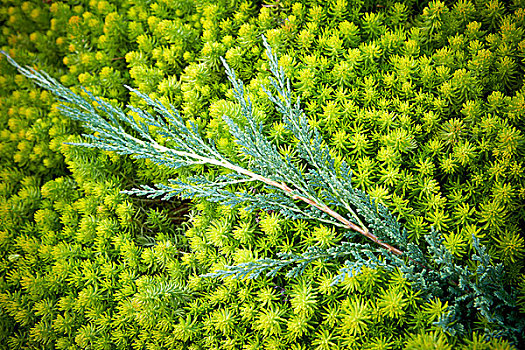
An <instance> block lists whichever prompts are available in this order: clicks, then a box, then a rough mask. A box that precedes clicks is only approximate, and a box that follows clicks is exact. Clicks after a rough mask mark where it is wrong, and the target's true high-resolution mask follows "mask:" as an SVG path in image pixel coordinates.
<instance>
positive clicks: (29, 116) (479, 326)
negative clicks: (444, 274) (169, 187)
mask: <svg viewBox="0 0 525 350" xmlns="http://www.w3.org/2000/svg"><path fill="white" fill-rule="evenodd" d="M3 5H4V6H0V22H1V23H2V24H1V26H0V27H1V30H2V35H0V45H1V46H2V49H3V50H5V51H8V52H9V53H10V55H11V56H12V57H14V58H16V60H17V61H18V62H20V63H24V64H30V65H32V66H37V67H39V68H40V69H42V70H45V71H46V72H48V73H50V74H51V75H52V76H53V77H57V78H59V79H58V80H59V81H61V82H62V83H63V84H64V85H66V86H70V87H71V89H72V90H73V91H75V92H77V93H78V92H79V91H80V90H79V89H78V87H76V86H77V85H79V84H80V85H82V86H85V87H86V88H87V89H88V90H89V91H91V92H92V93H93V94H94V95H96V96H98V97H103V98H109V99H111V100H110V102H111V103H112V104H117V105H119V106H120V107H121V108H122V107H123V106H125V105H126V104H133V105H135V106H137V107H140V108H142V109H146V108H147V104H146V103H145V102H143V100H142V99H141V98H140V97H138V96H137V95H135V94H129V93H128V90H127V89H126V88H125V87H124V86H123V85H124V84H127V85H130V86H133V87H134V88H136V89H138V90H140V91H141V92H142V93H145V94H148V95H149V96H150V97H151V98H153V99H159V100H160V101H162V103H164V104H165V105H166V106H168V105H169V104H172V105H173V106H174V107H176V108H178V109H179V110H181V112H182V113H181V117H182V118H183V119H184V120H185V121H188V120H191V121H193V122H195V123H196V124H197V125H198V126H199V129H200V130H201V133H202V134H201V135H202V136H203V138H204V139H207V138H212V139H213V140H214V141H215V144H216V146H217V148H218V150H219V151H220V152H221V154H224V155H226V156H227V157H228V158H229V159H232V160H235V161H236V162H237V163H238V164H241V165H243V166H245V167H248V164H247V163H245V162H244V160H243V158H240V157H238V156H239V154H240V153H239V151H238V147H237V146H236V144H235V142H234V139H233V137H232V136H231V133H230V131H229V128H228V126H227V124H226V123H225V121H224V120H223V115H224V114H226V115H228V116H232V119H234V120H241V119H242V118H243V116H242V114H241V109H240V106H239V104H236V103H233V102H232V100H234V98H233V94H232V93H231V91H228V86H229V84H228V81H227V77H226V75H225V74H224V69H222V65H221V64H220V63H221V62H220V57H221V56H223V57H224V58H225V59H226V60H227V62H228V64H229V65H230V67H232V68H234V69H235V72H236V74H237V76H238V77H240V78H241V79H242V80H243V81H245V82H246V88H247V90H246V91H247V93H248V94H249V96H250V98H251V100H252V103H253V109H254V114H255V115H256V118H257V120H258V121H262V122H263V125H264V127H263V133H264V134H265V135H266V136H267V137H268V139H269V140H270V141H271V142H272V143H273V144H275V145H276V147H277V149H278V151H279V153H281V154H283V155H289V156H290V157H291V158H292V159H295V160H297V159H298V158H297V154H296V152H295V146H294V144H295V143H296V140H295V137H293V135H292V134H291V133H290V132H289V131H288V130H287V129H286V128H285V124H284V123H283V121H282V116H281V114H280V113H279V112H278V111H277V110H276V109H275V108H274V105H273V103H272V102H271V101H269V100H268V98H267V96H266V93H265V92H264V91H263V90H262V89H261V86H269V80H268V76H269V74H270V71H269V68H268V63H267V60H266V59H265V55H264V46H263V43H262V40H261V39H260V38H261V36H260V35H261V34H264V35H265V36H266V37H267V38H268V41H269V42H270V43H271V46H272V47H273V48H274V50H275V52H278V53H279V57H280V59H279V64H280V65H281V66H282V67H283V68H284V70H285V73H286V75H287V77H289V78H290V80H291V85H292V88H293V91H294V92H295V93H297V94H299V95H300V96H301V101H302V106H303V107H304V109H305V110H306V111H307V114H308V118H309V123H310V125H311V126H312V127H313V128H317V130H318V131H319V132H320V134H321V135H322V138H323V139H324V140H325V142H326V144H327V145H328V146H329V148H330V150H331V154H332V156H333V157H334V158H335V159H336V163H337V164H340V162H341V161H342V160H345V161H346V162H347V163H348V164H349V166H350V167H351V168H352V170H353V174H352V175H353V176H352V185H353V187H354V188H356V189H359V190H362V191H364V192H366V193H368V194H370V195H371V197H372V198H374V200H377V201H378V202H379V203H381V204H384V205H385V206H386V207H387V208H389V210H390V211H391V212H392V214H393V215H394V216H395V217H396V219H397V220H399V223H400V224H401V226H402V227H405V228H406V229H407V233H408V241H409V242H411V243H415V244H418V245H419V246H420V247H421V248H423V247H424V245H425V240H424V237H425V235H428V234H429V233H431V232H432V231H431V227H432V226H434V227H435V228H439V229H440V230H441V231H440V233H441V234H442V235H443V238H444V241H443V244H444V245H445V247H446V248H447V249H449V250H450V251H451V252H452V253H453V255H452V259H453V260H454V261H455V263H456V264H458V265H468V266H474V265H475V264H476V262H475V261H471V260H470V257H471V256H472V254H473V253H474V252H475V250H476V248H475V247H474V240H473V239H472V238H471V237H472V235H473V234H474V235H475V236H476V237H478V238H479V240H480V242H482V243H483V245H485V246H486V247H487V248H488V250H487V253H488V254H490V256H491V257H492V261H493V263H503V264H504V271H505V279H504V280H503V283H504V285H505V288H506V289H507V290H509V291H512V293H518V294H519V295H518V297H517V300H516V301H517V303H518V304H519V307H520V310H521V312H522V313H523V312H524V309H523V305H524V304H523V303H524V301H525V293H524V292H525V283H524V281H525V280H524V279H523V271H524V270H523V266H524V264H523V254H524V252H525V248H524V247H525V246H524V243H523V242H524V241H523V222H524V221H523V220H524V218H525V215H524V213H525V211H524V209H525V208H524V207H523V205H522V203H523V198H525V191H524V190H523V188H524V179H525V178H524V176H523V160H522V159H523V155H524V154H525V153H524V151H525V148H524V145H525V143H524V142H523V132H524V131H525V129H524V128H523V126H524V125H525V124H524V123H523V120H524V119H523V118H524V116H525V114H524V113H523V111H524V110H525V109H524V108H523V101H524V99H523V96H524V95H523V88H522V86H523V79H522V77H523V69H524V65H523V60H522V59H521V58H522V57H523V52H525V51H524V50H525V45H523V40H524V32H523V30H521V28H523V27H524V26H525V21H524V19H525V17H524V14H525V12H524V11H523V2H521V1H518V0H513V1H501V0H499V1H474V0H465V1H456V2H444V1H412V0H409V1H405V0H400V1H397V0H394V1H346V0H326V1H325V0H298V1H295V2H293V1H279V2H274V1H263V2H260V1H245V2H243V1H235V0H234V1H230V0H227V1H221V0H218V1H213V2H212V1H202V0H199V1H193V0H187V1H167V0H152V1H143V0H130V1H118V0H117V1H114V0H111V1H105V0H81V1H77V2H75V3H71V2H62V1H52V2H48V1H40V0H27V1H22V0H5V1H4V2H3ZM0 56H1V55H0ZM272 91H273V90H272ZM0 100H1V102H0V111H1V112H2V117H0V129H1V130H0V131H1V133H0V148H1V150H2V152H0V168H1V179H2V180H1V181H0V210H1V213H0V237H1V243H0V247H1V249H0V348H8V349H10V350H11V349H15V348H50V349H51V348H68V349H75V348H77V349H79V348H86V347H91V348H94V349H103V348H108V347H109V348H125V349H129V348H136V349H140V348H169V349H173V348H190V349H194V348H206V349H209V348H217V349H220V348H224V349H231V348H235V349H237V348H258V347H259V348H265V349H279V348H281V349H288V348H292V349H311V348H319V349H323V348H331V349H338V348H356V349H363V348H365V349H366V348H371V349H375V348H392V349H400V348H406V347H408V348H424V347H434V346H436V344H437V346H439V347H442V348H498V349H501V348H504V349H506V348H511V346H510V345H509V344H508V342H506V340H505V339H504V338H494V339H492V340H490V341H487V340H486V338H485V335H484V329H486V328H487V323H486V322H485V321H484V319H485V318H484V317H483V316H482V315H481V313H478V315H475V316H474V318H475V320H476V321H474V322H471V323H470V324H471V326H472V329H473V330H474V332H472V333H471V332H467V335H466V336H465V337H461V336H457V335H455V336H451V335H450V334H447V333H444V332H443V331H442V328H441V327H438V326H436V325H435V324H433V323H434V322H436V321H437V320H438V319H439V317H440V316H441V315H443V314H444V313H446V312H447V308H448V305H449V302H445V301H442V300H441V299H440V298H436V297H433V298H432V299H430V300H426V299H425V298H420V296H421V295H420V292H419V291H418V290H417V289H415V288H413V287H411V285H410V283H409V282H408V281H407V280H406V279H404V278H402V274H401V272H400V271H399V270H396V271H390V270H386V269H384V268H378V269H375V270H370V269H367V268H363V269H362V271H361V273H360V274H359V275H357V276H354V277H347V278H345V280H344V281H343V282H342V283H340V284H338V285H331V283H332V282H333V281H334V278H335V277H336V276H337V275H338V274H339V273H340V268H341V267H342V266H343V262H344V260H341V259H344V258H341V259H332V260H328V261H323V260H314V261H312V263H310V264H308V266H306V267H305V269H304V271H303V274H302V276H301V277H300V278H293V279H287V278H285V277H284V275H285V272H286V271H290V269H292V268H293V267H294V266H296V265H289V266H288V267H287V268H285V269H283V270H282V272H278V273H277V274H276V275H275V276H274V277H272V278H268V277H266V276H265V273H264V272H263V273H261V275H260V276H259V277H258V278H257V279H255V280H243V281H238V280H232V279H229V278H226V279H222V280H219V279H210V278H200V277H198V276H199V275H203V274H207V273H213V272H216V271H218V270H224V269H225V266H235V265H238V264H242V263H249V262H253V261H254V260H257V259H261V258H267V259H276V257H277V254H278V252H284V253H289V254H293V255H297V256H300V255H302V254H303V253H304V252H305V251H307V249H308V247H311V246H314V245H317V246H318V247H322V248H330V247H334V246H335V245H338V244H339V243H340V242H341V240H343V241H348V240H349V238H347V237H344V236H343V235H345V234H346V233H348V231H347V230H345V229H344V228H340V227H335V226H333V225H331V224H323V223H322V222H318V221H316V220H291V219H287V218H285V217H284V216H283V215H281V214H280V213H279V212H277V211H274V212H265V211H258V210H255V211H251V212H247V211H245V210H244V209H243V206H244V205H239V206H238V207H236V208H230V207H229V206H222V205H217V204H212V203H209V202H208V201H207V200H205V199H196V200H193V201H192V203H191V204H188V201H184V202H182V203H181V202H180V201H179V200H177V199H176V198H175V197H174V198H172V199H171V200H170V201H161V200H160V199H158V198H156V199H153V198H145V197H136V196H134V197H128V196H127V195H125V194H122V193H120V191H122V190H130V189H131V188H134V187H135V188H137V187H139V184H145V183H148V184H149V183H159V182H161V183H163V184H169V183H168V180H169V179H174V178H176V179H185V178H187V177H188V176H195V175H196V174H199V175H201V174H207V176H208V178H209V179H216V177H217V176H218V175H217V174H218V172H217V170H218V168H216V167H213V166H200V165H195V166H193V167H190V168H188V167H182V168H179V169H170V168H167V167H162V166H158V165H156V164H154V163H153V162H151V161H147V160H144V159H142V160H140V159H137V160H133V159H132V158H131V157H127V156H119V155H117V154H115V153H114V152H106V151H100V150H98V149H95V148H79V147H73V146H70V145H64V142H73V143H74V142H77V143H78V142H83V141H82V139H81V138H80V137H78V136H76V135H77V134H78V133H79V132H80V131H81V129H80V128H79V127H78V124H79V123H77V122H74V121H71V120H70V119H69V118H64V117H63V116H62V115H61V113H60V112H59V111H58V110H57V109H56V108H55V106H54V105H53V98H52V94H50V93H48V92H47V91H43V92H42V91H41V90H39V89H38V88H36V87H35V86H34V85H33V84H31V83H30V81H29V80H27V79H24V78H23V77H22V75H20V74H16V71H15V70H14V69H13V67H12V66H11V65H10V64H9V63H8V62H7V60H6V59H5V58H4V57H2V59H0ZM125 130H127V131H130V129H129V128H127V127H125ZM132 135H134V136H136V134H135V133H132ZM155 137H156V140H157V141H158V142H159V143H160V144H162V145H165V146H166V144H165V143H163V142H164V141H163V138H162V137H159V136H158V135H157V136H155ZM55 180H56V181H55ZM253 184H254V183H253V182H244V183H238V184H237V185H235V187H234V188H232V189H234V190H236V191H242V192H249V193H252V194H253V193H259V192H260V190H261V188H260V187H259V186H253ZM251 187H254V188H251ZM254 191H256V192H254ZM61 194H63V197H61V196H60V195H61ZM65 202H67V203H73V204H72V205H71V206H67V205H66V206H64V203H65ZM298 203H300V202H298ZM246 205H249V204H246ZM301 206H303V207H304V205H301ZM343 212H344V211H343ZM185 213H189V215H188V223H186V224H182V225H181V222H183V221H185V219H184V216H185V215H186V214H185ZM108 218H110V219H111V220H108ZM35 227H36V228H38V229H34V228H35ZM95 228H96V229H95ZM112 237H113V238H112ZM357 237H358V236H357ZM357 237H353V238H352V242H355V240H356V239H357V242H359V243H366V240H359V238H357ZM371 243H372V242H371ZM423 250H425V249H423ZM102 258H103V259H102ZM347 259H348V257H347ZM79 266H80V267H79ZM108 266H111V268H109V267H108ZM101 268H102V269H101ZM83 270H85V271H87V272H89V273H88V275H87V276H86V279H83V278H82V277H79V271H83ZM115 270H117V271H120V272H119V273H118V275H117V277H115V275H114V274H113V272H111V271H115ZM93 272H96V273H93ZM93 276H98V277H99V278H93ZM148 276H155V281H157V282H158V284H157V285H158V286H163V287H166V286H169V285H168V284H167V283H165V282H166V281H171V282H172V283H178V284H180V285H182V286H188V287H189V288H190V290H191V299H190V300H189V301H188V300H187V299H184V298H183V299H181V304H179V305H178V306H181V307H182V309H183V310H184V312H185V314H184V315H182V316H181V315H180V309H179V307H178V306H177V305H174V304H172V302H173V299H169V298H168V295H167V294H164V296H163V297H159V298H150V299H149V301H148V302H147V303H144V302H141V301H142V300H143V297H142V296H139V294H140V295H143V294H144V291H145V287H147V284H148V283H152V280H151V279H150V278H149V277H148ZM33 279H34V281H35V283H34V284H32V283H31V281H33ZM139 281H140V282H139ZM142 282H147V284H143V283H142ZM33 285H43V286H51V287H50V288H47V289H46V291H47V292H48V293H47V294H46V295H45V298H46V301H45V303H41V302H40V301H41V299H42V294H41V290H40V289H39V288H35V287H33ZM86 286H87V287H89V288H91V286H94V287H95V288H96V290H97V293H95V294H94V295H95V300H96V302H93V303H91V302H90V303H86V301H85V297H86V295H88V294H89V293H92V291H88V290H86ZM115 291H117V292H118V293H115ZM135 295H137V297H135ZM158 295H159V296H161V295H162V293H159V294H158ZM101 296H102V297H103V298H101ZM67 300H73V302H74V303H77V304H78V305H79V306H78V308H76V309H75V310H74V312H73V311H71V310H72V309H68V308H67V305H68V304H67V303H66V301H67ZM277 309H278V310H277ZM151 310H155V311H154V312H150V311H151ZM216 310H218V311H216ZM238 310H241V312H239V311H238ZM172 311H173V312H172ZM215 311H216V312H215ZM71 315H74V316H75V318H74V319H72V318H71ZM272 315H273V316H272ZM269 316H272V317H269ZM270 321H271V322H270ZM155 322H156V324H157V326H154V327H151V324H153V323H155ZM256 322H257V323H256ZM131 325H132V326H133V327H130V326H131ZM224 325H226V326H224ZM228 325H230V326H228ZM265 327H268V329H267V331H264V334H263V330H264V329H265Z"/></svg>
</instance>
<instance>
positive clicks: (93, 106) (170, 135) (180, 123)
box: [4, 38, 525, 342]
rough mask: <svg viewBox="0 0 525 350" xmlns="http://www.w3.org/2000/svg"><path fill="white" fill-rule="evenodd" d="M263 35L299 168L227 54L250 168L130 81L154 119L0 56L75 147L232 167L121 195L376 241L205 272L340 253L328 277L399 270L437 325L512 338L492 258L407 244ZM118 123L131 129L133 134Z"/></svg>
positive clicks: (510, 309)
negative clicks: (82, 131)
mask: <svg viewBox="0 0 525 350" xmlns="http://www.w3.org/2000/svg"><path fill="white" fill-rule="evenodd" d="M263 41H264V45H265V47H266V53H267V56H268V59H269V61H268V62H269V67H270V71H271V72H272V74H273V78H271V80H270V82H271V87H272V90H273V91H270V89H265V91H266V93H267V95H268V98H269V99H270V101H272V102H273V104H274V105H275V107H276V109H277V110H278V111H279V112H280V113H281V114H282V116H283V121H284V123H285V125H286V128H287V129H288V130H290V132H291V133H292V134H293V136H294V137H295V138H296V140H297V144H296V148H297V152H298V154H299V156H300V158H302V159H303V160H304V161H305V162H306V163H307V165H308V166H307V168H306V169H302V167H299V166H298V165H296V164H295V163H294V162H293V161H292V160H291V159H290V158H289V157H282V156H281V155H280V153H279V152H278V150H277V148H276V147H275V145H273V144H272V143H271V142H270V141H269V140H268V139H267V138H266V136H265V135H264V132H263V124H262V123H260V122H257V121H256V118H255V117H254V113H253V104H252V101H251V100H250V98H249V95H248V94H247V93H246V90H245V87H244V85H243V83H242V82H241V81H239V80H238V79H237V78H236V76H235V73H234V71H233V70H232V69H231V68H230V67H229V66H228V65H227V64H226V62H225V61H224V60H223V63H224V66H225V70H226V74H227V76H228V79H229V80H230V82H231V83H232V86H233V95H234V97H235V99H236V100H237V102H238V103H239V105H240V107H241V112H242V116H243V119H242V120H239V121H237V120H233V119H232V118H231V117H230V116H224V117H223V118H224V120H225V122H226V123H227V125H228V126H229V131H230V133H231V135H232V136H233V137H234V138H235V142H236V143H237V145H238V146H239V147H240V149H241V151H242V152H243V153H244V154H245V155H247V156H249V158H250V162H249V163H250V166H249V168H244V167H242V166H240V165H239V164H236V163H235V162H233V161H231V160H229V159H227V157H226V156H224V155H223V154H221V153H220V152H219V151H218V149H217V148H216V147H215V145H214V144H213V142H211V141H210V140H205V139H203V137H202V136H201V134H200V130H199V128H198V127H197V125H196V124H193V123H191V122H185V121H184V120H183V119H182V117H181V116H180V114H179V113H178V112H177V111H176V110H175V109H174V108H173V106H168V107H166V106H165V105H163V104H162V103H160V102H159V101H156V100H153V99H151V98H150V97H149V96H147V95H146V94H144V93H141V92H140V91H137V90H135V89H132V88H130V87H127V88H128V89H129V90H130V91H132V92H133V93H135V94H136V95H137V96H138V97H140V98H141V99H143V100H144V101H145V102H146V103H147V105H148V106H150V107H152V109H153V110H154V111H155V115H152V114H150V113H148V112H146V111H144V110H142V109H139V108H136V107H134V106H127V107H128V109H129V111H130V112H128V113H126V112H124V111H123V110H122V109H120V108H118V107H115V106H113V105H111V104H110V103H108V102H106V101H103V100H102V99H100V98H97V97H95V96H93V95H92V94H91V93H90V92H89V91H86V90H84V92H85V93H86V95H87V98H84V97H82V96H79V95H78V94H75V93H74V92H72V91H71V90H70V89H67V88H65V87H64V86H62V85H61V84H60V83H58V82H57V81H56V80H54V79H53V78H52V77H51V76H49V75H48V74H47V73H45V72H39V71H37V70H35V69H33V68H30V67H26V68H24V67H21V66H20V65H18V64H17V63H16V62H15V61H14V60H12V59H11V58H10V57H9V56H7V54H5V53H4V54H5V55H6V56H7V58H8V60H9V62H10V63H11V64H13V65H14V66H16V67H17V68H18V70H19V71H20V72H21V73H22V74H23V75H25V76H27V77H28V78H30V79H32V80H33V81H35V83H36V84H38V85H39V86H41V87H42V88H45V89H47V90H50V91H52V92H53V93H54V94H55V95H57V96H58V97H59V99H60V100H61V101H63V102H65V103H66V105H62V106H61V107H60V108H61V111H62V112H63V114H64V115H66V116H68V117H70V118H72V119H74V120H79V121H81V122H82V123H83V125H84V126H85V127H86V128H88V129H89V130H91V131H92V132H94V134H89V135H85V137H86V138H87V139H88V140H89V142H85V143H79V144H77V145H80V146H84V147H95V148H100V149H103V150H106V151H113V152H116V153H118V154H127V155H132V156H133V157H135V158H144V159H149V160H151V161H153V162H154V163H156V164H159V165H164V166H167V167H169V168H179V167H186V166H192V165H202V164H206V165H211V166H217V167H222V168H226V169H228V170H230V173H228V174H225V175H221V176H218V177H216V178H215V179H208V178H206V177H204V176H192V177H188V178H186V179H174V180H170V181H169V182H168V184H157V185H154V186H149V185H142V186H140V187H139V188H136V189H133V190H130V191H126V193H128V194H135V195H141V196H148V197H152V198H153V197H160V198H162V199H165V200H169V199H170V198H173V197H174V196H177V197H182V198H206V199H208V200H210V201H214V202H218V203H221V204H225V205H231V206H236V205H241V204H242V205H247V209H248V210H254V209H262V210H279V211H280V212H281V213H283V214H284V215H285V216H287V217H290V218H292V219H299V218H301V219H312V220H317V221H322V222H325V223H329V224H332V225H335V226H338V227H340V228H344V229H347V230H348V231H349V233H348V234H346V235H345V238H346V239H349V238H352V237H353V234H354V233H356V232H358V233H360V234H362V235H365V236H367V237H368V238H370V239H371V240H372V241H374V242H375V243H377V244H378V245H375V246H374V247H372V246H371V245H370V244H368V243H360V242H358V241H357V242H347V241H343V242H341V243H340V244H339V245H338V246H336V247H331V248H321V247H310V248H308V249H307V250H306V251H305V252H303V253H301V254H292V253H281V254H278V256H277V258H275V259H274V258H263V259H259V260H256V261H252V262H248V263H243V264H239V265H235V266H225V267H224V268H223V269H222V270H219V271H214V272H212V273H209V274H206V275H204V276H205V277H221V278H226V277H233V278H257V277H259V276H260V275H261V274H265V275H266V276H269V277H272V276H275V275H276V274H277V273H278V272H280V271H282V270H283V269H285V268H288V269H289V270H288V272H287V274H286V275H287V276H288V277H297V276H299V275H301V274H302V273H303V272H304V269H305V268H306V267H307V266H308V265H309V264H310V263H311V262H312V261H314V260H319V259H320V260H325V261H328V260H334V259H340V258H345V259H346V262H345V263H344V266H343V267H342V268H341V270H340V273H339V275H337V276H336V278H335V279H334V283H339V282H341V281H342V280H344V279H345V278H346V277H348V276H354V275H356V274H358V273H359V272H360V271H361V270H362V269H363V268H364V267H369V268H378V267H381V268H384V269H388V270H393V269H396V268H398V269H400V270H401V271H402V272H403V275H404V277H405V278H406V279H407V280H408V281H410V282H411V284H412V286H413V287H414V288H416V289H418V290H420V291H421V295H422V296H423V297H425V298H427V299H430V298H433V297H440V298H442V299H443V300H444V301H446V302H447V303H448V309H447V314H446V315H445V316H444V317H442V318H441V319H440V320H439V321H438V324H439V325H440V326H441V327H443V329H445V330H446V331H448V332H449V333H450V334H453V335H454V334H463V333H464V332H465V331H466V330H468V329H470V326H469V325H471V324H473V323H474V322H477V320H478V314H480V315H481V316H482V318H483V319H484V322H485V323H486V324H487V328H486V329H485V334H486V336H488V337H498V336H506V337H508V338H510V339H513V340H514V341H515V342H518V339H520V337H522V334H523V332H524V330H525V320H523V319H522V318H520V317H519V313H518V311H517V310H516V303H515V300H516V296H515V292H513V293H509V292H508V291H507V290H506V289H505V287H504V283H503V280H504V269H503V265H502V264H496V265H495V264H493V263H492V262H491V258H490V255H489V254H488V253H487V251H486V248H484V247H482V246H481V245H480V244H479V242H478V240H477V238H476V237H472V239H473V247H474V252H473V254H472V256H471V259H472V261H475V262H477V266H476V267H475V268H472V267H469V266H463V265H458V263H457V262H456V261H455V259H454V257H453V255H452V253H451V252H450V251H448V250H447V249H446V248H445V246H444V245H443V238H442V237H441V235H440V234H439V232H437V231H432V232H431V233H430V234H429V235H427V236H426V237H425V238H426V243H427V244H426V248H425V250H422V249H421V248H420V247H419V246H418V245H416V244H414V243H411V242H408V238H407V233H406V230H405V229H403V228H402V227H401V225H400V224H399V223H398V222H397V221H396V220H395V218H394V217H393V216H392V214H391V213H390V211H389V210H388V209H387V208H386V207H384V206H383V205H381V204H380V203H377V202H376V201H374V200H373V199H371V198H370V197H369V196H368V195H367V194H366V193H364V192H363V191H360V190H357V189H354V188H353V187H352V181H351V176H352V171H351V167H350V165H349V164H347V163H346V162H344V161H342V162H341V164H337V163H336V160H335V158H334V157H333V156H332V155H331V154H330V149H329V148H328V147H327V146H326V144H325V143H324V141H323V139H322V137H321V135H320V133H319V132H318V130H317V129H315V128H313V127H311V126H310V125H309V122H308V118H307V117H306V116H305V114H304V113H303V111H302V110H301V108H300V101H299V99H297V100H295V101H293V99H292V91H291V88H290V81H289V79H287V78H286V76H285V73H284V70H283V69H282V67H279V64H278V60H277V56H276V55H275V54H274V53H273V52H272V49H271V47H270V46H269V45H268V43H267V42H266V40H265V39H264V38H263ZM122 125H127V126H129V127H131V128H132V130H133V131H134V133H135V135H131V134H130V133H128V132H127V131H126V130H125V129H124V127H123V126H122ZM152 127H153V128H155V132H153V131H152V130H151V128H152ZM155 135H159V136H161V137H163V138H165V139H166V140H167V141H168V142H167V144H168V145H169V147H168V146H163V145H161V144H159V143H158V142H157V141H156V139H155V137H156V136H155ZM250 181H259V182H263V183H264V184H265V186H266V189H267V190H268V191H267V192H262V193H251V192H247V191H240V190H235V185H236V184H240V183H246V182H250ZM301 201H302V202H303V203H302V204H301V205H300V203H301ZM304 203H307V204H309V205H308V206H305V205H304ZM334 209H337V210H338V211H340V212H342V213H343V214H340V213H339V212H337V211H335V210H334ZM349 229H353V231H351V230H349ZM393 253H394V254H393Z"/></svg>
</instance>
